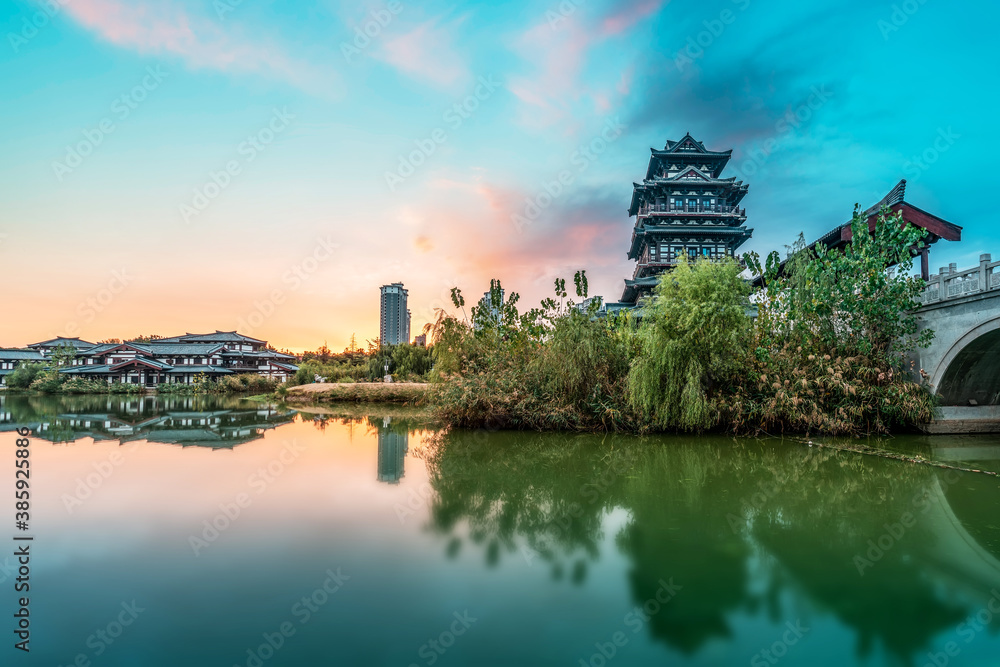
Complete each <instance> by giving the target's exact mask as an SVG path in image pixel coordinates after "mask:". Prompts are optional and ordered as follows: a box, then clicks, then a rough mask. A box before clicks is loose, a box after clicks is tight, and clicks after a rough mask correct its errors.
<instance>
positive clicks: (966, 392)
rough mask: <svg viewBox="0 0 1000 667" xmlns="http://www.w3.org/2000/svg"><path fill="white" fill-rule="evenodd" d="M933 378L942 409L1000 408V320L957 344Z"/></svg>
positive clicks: (996, 319) (981, 328) (967, 334)
mask: <svg viewBox="0 0 1000 667" xmlns="http://www.w3.org/2000/svg"><path fill="white" fill-rule="evenodd" d="M931 377H933V378H935V379H936V380H937V387H936V389H937V393H939V394H941V396H942V397H943V400H942V404H943V405H968V404H969V401H970V400H975V401H976V402H977V403H978V404H979V405H998V404H1000V316H997V317H994V318H993V319H991V320H988V321H986V322H983V323H982V324H979V325H977V326H976V327H974V328H973V329H971V330H970V331H969V332H968V333H966V334H965V335H964V336H962V337H960V338H959V339H958V340H956V341H955V342H954V343H953V344H952V346H951V347H950V348H949V349H948V352H947V353H945V355H944V357H942V359H941V362H940V363H939V364H938V366H937V369H936V370H935V372H934V374H933V375H932V376H931Z"/></svg>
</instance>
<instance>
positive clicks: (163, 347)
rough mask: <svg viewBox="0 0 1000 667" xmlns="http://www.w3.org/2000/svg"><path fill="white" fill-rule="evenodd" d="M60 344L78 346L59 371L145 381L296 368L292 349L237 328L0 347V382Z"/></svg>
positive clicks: (285, 374) (274, 373) (273, 374)
mask: <svg viewBox="0 0 1000 667" xmlns="http://www.w3.org/2000/svg"><path fill="white" fill-rule="evenodd" d="M60 346H69V347H72V348H73V349H74V350H75V352H76V356H75V358H74V359H73V362H72V365H70V366H69V367H67V368H64V369H63V370H62V371H61V372H63V373H65V374H67V375H71V376H76V377H84V378H92V379H98V380H104V381H107V382H124V383H128V384H139V385H143V386H155V385H157V384H164V383H166V384H173V383H184V384H190V383H191V382H193V381H194V379H195V377H197V376H199V375H202V376H204V377H207V378H209V379H213V380H215V379H218V378H220V377H223V376H226V375H233V374H236V373H257V374H259V375H263V376H265V377H268V378H273V379H276V380H279V381H285V380H287V379H288V378H290V377H291V376H292V375H294V374H295V372H296V371H297V370H298V366H296V365H295V364H294V361H295V357H293V356H292V355H290V354H284V353H282V352H277V351H275V350H271V349H269V348H268V347H267V341H263V340H259V339H257V338H251V337H250V336H244V335H242V334H239V333H237V332H235V331H216V332H215V333H211V334H190V333H189V334H184V335H183V336H174V337H171V338H159V339H156V340H153V341H150V342H124V343H102V344H99V345H95V344H94V343H86V342H85V341H80V340H79V339H78V338H53V339H52V340H48V341H43V342H41V343H33V344H31V345H29V346H28V348H29V349H27V350H3V351H0V384H4V383H5V382H4V380H5V378H6V375H9V374H10V373H11V372H12V371H13V369H14V368H15V367H16V364H17V363H18V362H19V361H43V360H45V359H46V358H47V357H48V356H49V355H50V354H51V352H52V350H54V349H55V348H57V347H60ZM5 355H6V356H5ZM18 355H21V356H18ZM8 357H9V358H8ZM8 365H9V366H10V367H9V368H7V366H8Z"/></svg>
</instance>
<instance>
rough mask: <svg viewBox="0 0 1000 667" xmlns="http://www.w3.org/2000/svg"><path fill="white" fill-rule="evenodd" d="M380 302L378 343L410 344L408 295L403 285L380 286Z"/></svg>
mask: <svg viewBox="0 0 1000 667" xmlns="http://www.w3.org/2000/svg"><path fill="white" fill-rule="evenodd" d="M381 290H382V298H381V301H380V318H379V342H380V343H381V344H382V345H399V344H401V343H409V342H410V311H409V310H407V309H406V297H407V295H408V294H409V293H408V292H407V291H406V288H404V287H403V283H392V284H391V285H382V287H381Z"/></svg>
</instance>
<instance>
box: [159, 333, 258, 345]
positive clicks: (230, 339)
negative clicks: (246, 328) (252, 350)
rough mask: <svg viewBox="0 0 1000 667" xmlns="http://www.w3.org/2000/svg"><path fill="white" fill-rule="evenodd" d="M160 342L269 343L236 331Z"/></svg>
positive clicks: (189, 334)
mask: <svg viewBox="0 0 1000 667" xmlns="http://www.w3.org/2000/svg"><path fill="white" fill-rule="evenodd" d="M159 342H166V343H181V342H186V343H197V342H210V343H259V344H261V345H264V344H266V343H267V341H265V340H259V339H257V338H251V337H250V336H244V335H243V334H240V333H236V332H235V331H216V332H215V333H208V334H193V333H186V334H184V335H183V336H173V337H172V338H161V339H159Z"/></svg>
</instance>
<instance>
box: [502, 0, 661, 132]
mask: <svg viewBox="0 0 1000 667" xmlns="http://www.w3.org/2000/svg"><path fill="white" fill-rule="evenodd" d="M668 1H669V0H643V1H641V2H637V3H633V4H631V5H629V6H627V7H623V8H616V9H615V10H614V11H613V12H611V13H609V14H607V15H605V16H604V17H603V18H602V19H601V20H600V21H598V22H596V24H590V23H587V22H585V21H584V19H583V17H582V16H580V15H572V16H568V17H565V18H564V19H562V20H561V21H560V22H559V23H558V24H557V25H553V24H551V23H550V22H548V21H543V22H540V23H538V24H536V25H534V26H532V27H531V28H529V29H528V30H527V31H525V32H524V33H523V34H521V35H520V36H519V37H518V38H517V39H516V40H515V43H514V48H515V50H516V51H517V52H518V53H519V54H520V55H521V56H522V57H523V58H524V60H525V61H527V62H530V63H533V64H534V65H535V73H534V74H533V75H531V76H527V77H512V78H511V79H510V89H511V92H513V93H514V94H515V95H516V96H517V97H518V99H520V100H521V101H522V102H523V103H524V105H525V107H526V109H525V110H524V112H523V113H522V117H521V120H522V122H523V124H525V125H529V126H536V127H547V126H551V125H555V124H557V123H560V124H565V122H566V119H567V117H568V116H569V113H570V110H571V108H572V105H573V103H574V102H576V101H578V100H580V99H581V98H586V97H588V96H589V97H591V98H593V99H592V103H593V106H594V108H595V109H596V110H597V111H599V112H602V113H603V112H607V111H608V110H610V109H611V108H613V106H614V100H613V97H614V96H615V93H616V92H617V94H618V96H625V95H627V94H628V92H629V88H630V85H631V78H632V72H631V71H630V70H626V71H624V72H622V74H621V77H620V79H619V80H618V81H617V82H607V85H606V86H603V87H600V88H596V89H595V87H594V86H591V85H588V84H587V83H586V82H584V81H583V80H582V79H583V76H582V75H583V72H584V70H585V68H586V66H587V64H588V56H589V55H590V51H591V50H592V49H593V48H594V47H596V46H598V45H600V44H602V43H604V42H606V41H607V40H609V39H612V38H615V37H620V36H622V35H624V34H625V33H627V32H628V31H629V30H631V29H632V28H634V27H635V26H636V25H638V24H639V23H640V22H641V21H642V20H644V19H646V18H648V17H649V16H652V15H653V14H655V13H656V12H658V11H659V10H660V9H661V8H662V7H663V6H664V5H665V4H667V2H668Z"/></svg>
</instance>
